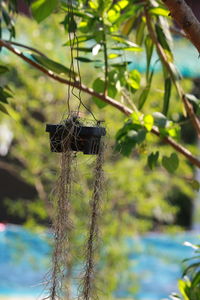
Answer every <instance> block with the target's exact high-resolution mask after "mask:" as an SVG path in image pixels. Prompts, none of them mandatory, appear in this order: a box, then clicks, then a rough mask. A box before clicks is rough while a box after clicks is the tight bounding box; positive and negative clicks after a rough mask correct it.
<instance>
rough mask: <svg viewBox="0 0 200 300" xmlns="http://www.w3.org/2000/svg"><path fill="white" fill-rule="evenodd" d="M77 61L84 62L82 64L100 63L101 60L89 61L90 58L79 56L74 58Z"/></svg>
mask: <svg viewBox="0 0 200 300" xmlns="http://www.w3.org/2000/svg"><path fill="white" fill-rule="evenodd" d="M75 58H76V59H77V60H79V61H81V62H84V63H95V62H96V63H98V62H101V60H99V59H95V60H94V59H90V58H87V57H82V56H79V57H75Z"/></svg>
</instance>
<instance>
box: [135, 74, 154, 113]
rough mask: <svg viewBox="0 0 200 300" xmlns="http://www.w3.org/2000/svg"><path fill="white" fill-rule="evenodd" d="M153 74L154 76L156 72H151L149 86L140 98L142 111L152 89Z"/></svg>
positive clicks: (139, 104) (139, 106) (139, 102)
mask: <svg viewBox="0 0 200 300" xmlns="http://www.w3.org/2000/svg"><path fill="white" fill-rule="evenodd" d="M153 74H154V70H152V71H151V75H150V77H149V79H148V83H147V86H146V87H145V88H144V90H143V91H142V93H141V95H140V97H139V101H138V108H139V110H141V109H142V107H143V106H144V104H145V102H146V100H147V97H148V95H149V92H150V88H151V83H152V79H153Z"/></svg>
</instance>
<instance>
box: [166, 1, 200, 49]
mask: <svg viewBox="0 0 200 300" xmlns="http://www.w3.org/2000/svg"><path fill="white" fill-rule="evenodd" d="M162 1H163V2H164V4H165V5H166V6H167V7H168V9H169V10H170V14H171V16H172V17H173V19H174V20H175V21H176V23H177V24H178V25H179V26H180V28H182V29H183V30H184V31H185V33H186V35H187V37H188V39H190V41H191V42H192V44H193V45H194V46H195V47H196V49H197V50H198V52H199V53H200V23H199V21H198V20H197V18H196V17H195V15H194V13H193V11H192V9H191V8H190V7H189V6H188V5H187V4H186V3H185V1H184V0H162Z"/></svg>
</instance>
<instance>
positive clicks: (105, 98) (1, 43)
mask: <svg viewBox="0 0 200 300" xmlns="http://www.w3.org/2000/svg"><path fill="white" fill-rule="evenodd" d="M0 47H5V48H6V49H8V50H9V51H11V52H12V53H14V54H15V55H17V56H18V57H20V58H21V59H23V60H24V61H26V62H27V63H29V64H30V65H31V66H33V67H34V68H36V69H38V70H39V71H41V72H42V73H44V74H45V75H47V76H48V77H50V78H52V79H54V80H55V81H58V82H60V83H63V84H66V85H70V86H73V87H75V88H77V89H80V90H81V91H83V92H85V93H87V94H89V95H91V96H95V97H97V98H99V99H100V100H102V101H104V102H106V103H108V104H109V105H111V106H113V107H115V108H116V109H118V110H119V111H121V112H122V113H123V114H125V115H127V116H130V115H131V114H132V113H133V110H132V109H130V108H129V107H127V106H125V105H123V104H122V103H120V102H118V101H116V100H114V99H112V98H111V97H108V96H105V95H103V94H99V93H97V92H95V91H94V90H92V89H91V88H88V87H86V86H85V85H83V84H80V82H71V81H70V80H67V79H65V78H62V77H60V76H58V75H56V74H54V73H53V72H52V71H49V70H47V69H45V68H44V67H43V66H41V65H39V64H37V63H36V62H34V61H33V60H31V59H29V58H28V57H26V56H25V55H24V54H23V53H22V52H20V51H19V50H17V49H15V48H14V47H12V45H10V44H9V43H8V42H5V41H3V40H0ZM151 132H152V133H153V134H155V135H156V136H158V137H160V133H159V130H158V129H157V128H156V127H154V128H153V129H152V131H151ZM162 140H163V141H164V142H165V143H166V144H169V145H171V146H172V147H173V148H174V149H175V150H176V151H178V152H179V153H181V154H183V155H184V156H185V157H186V158H187V159H188V160H189V161H190V162H191V163H192V164H194V165H195V166H197V167H198V168H200V161H199V160H198V159H197V158H196V157H195V156H193V154H192V153H191V152H190V151H189V150H187V149H186V148H184V147H183V146H181V145H180V144H178V143H176V141H174V140H173V139H172V138H170V137H165V138H164V139H162Z"/></svg>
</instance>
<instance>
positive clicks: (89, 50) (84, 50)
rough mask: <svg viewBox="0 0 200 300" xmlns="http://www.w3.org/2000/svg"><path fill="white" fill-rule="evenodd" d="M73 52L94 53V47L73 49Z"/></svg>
mask: <svg viewBox="0 0 200 300" xmlns="http://www.w3.org/2000/svg"><path fill="white" fill-rule="evenodd" d="M73 50H75V51H78V52H86V53H92V47H73Z"/></svg>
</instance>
